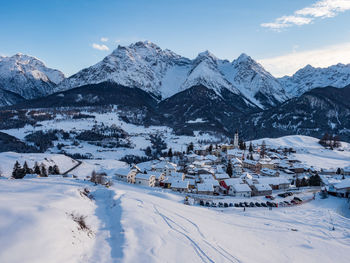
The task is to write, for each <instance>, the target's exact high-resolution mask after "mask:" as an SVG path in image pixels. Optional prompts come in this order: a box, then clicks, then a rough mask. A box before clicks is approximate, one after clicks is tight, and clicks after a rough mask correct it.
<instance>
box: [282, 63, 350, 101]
mask: <svg viewBox="0 0 350 263" xmlns="http://www.w3.org/2000/svg"><path fill="white" fill-rule="evenodd" d="M279 81H280V82H281V84H282V85H283V87H284V89H285V91H286V93H287V94H289V96H290V97H296V96H300V95H302V94H303V93H305V92H307V91H309V90H311V89H314V88H318V87H327V86H332V87H335V88H343V87H345V86H347V85H349V84H350V64H348V65H344V64H340V63H339V64H337V65H333V66H330V67H328V68H314V67H312V66H310V65H307V66H306V67H304V68H302V69H300V70H298V71H297V72H296V73H295V74H294V75H293V76H291V77H289V76H285V77H283V78H280V79H279Z"/></svg>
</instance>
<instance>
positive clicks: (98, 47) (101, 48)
mask: <svg viewBox="0 0 350 263" xmlns="http://www.w3.org/2000/svg"><path fill="white" fill-rule="evenodd" d="M92 47H93V48H94V49H97V50H101V51H108V50H109V47H107V46H106V45H103V44H101V45H100V44H96V43H93V44H92Z"/></svg>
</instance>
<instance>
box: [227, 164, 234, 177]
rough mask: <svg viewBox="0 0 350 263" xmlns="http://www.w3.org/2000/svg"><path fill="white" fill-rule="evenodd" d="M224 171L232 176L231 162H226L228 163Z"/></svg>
mask: <svg viewBox="0 0 350 263" xmlns="http://www.w3.org/2000/svg"><path fill="white" fill-rule="evenodd" d="M226 173H227V174H228V175H229V176H230V177H232V175H233V169H232V164H231V162H228V164H227V168H226Z"/></svg>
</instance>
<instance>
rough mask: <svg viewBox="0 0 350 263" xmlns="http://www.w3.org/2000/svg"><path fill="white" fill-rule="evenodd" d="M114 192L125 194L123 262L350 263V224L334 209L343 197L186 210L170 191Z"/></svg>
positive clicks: (124, 188) (131, 189)
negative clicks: (273, 206)
mask: <svg viewBox="0 0 350 263" xmlns="http://www.w3.org/2000/svg"><path fill="white" fill-rule="evenodd" d="M115 189H118V190H119V191H122V192H123V195H122V197H121V205H122V210H123V213H122V226H123V228H124V231H125V239H126V244H125V249H124V262H139V261H140V259H142V260H143V262H332V261H337V262H347V261H348V259H347V256H346V255H345V254H346V252H345V251H346V250H348V249H349V248H350V228H349V227H350V220H349V219H347V218H345V217H342V216H340V215H339V214H337V213H336V212H335V211H334V208H335V207H337V206H341V207H342V206H345V203H341V202H343V200H340V199H336V200H333V199H328V200H326V201H324V200H322V201H315V202H313V203H310V204H307V205H304V206H300V207H295V208H284V209H283V208H280V209H274V210H273V211H269V210H268V209H261V208H255V209H247V212H243V211H242V209H236V208H228V209H224V210H223V211H224V212H221V211H220V209H219V210H212V209H207V208H202V207H193V206H185V205H183V204H182V203H181V201H182V198H180V197H179V196H177V195H174V194H170V193H167V192H162V191H155V190H148V189H143V190H139V188H135V187H133V186H124V185H119V184H118V185H115ZM118 190H117V191H118ZM330 203H331V204H330ZM327 205H328V206H327ZM324 206H326V207H324ZM332 210H333V211H332ZM332 222H333V223H334V225H335V231H331V227H332ZM292 229H294V230H295V229H296V230H297V231H293V230H292Z"/></svg>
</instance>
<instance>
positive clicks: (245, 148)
mask: <svg viewBox="0 0 350 263" xmlns="http://www.w3.org/2000/svg"><path fill="white" fill-rule="evenodd" d="M245 150H247V145H246V144H245V142H243V151H245Z"/></svg>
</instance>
